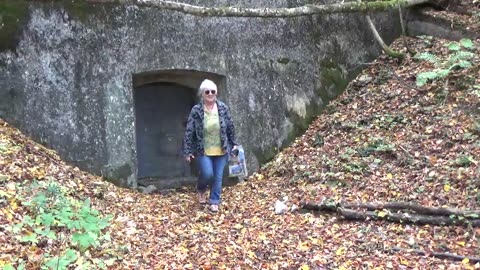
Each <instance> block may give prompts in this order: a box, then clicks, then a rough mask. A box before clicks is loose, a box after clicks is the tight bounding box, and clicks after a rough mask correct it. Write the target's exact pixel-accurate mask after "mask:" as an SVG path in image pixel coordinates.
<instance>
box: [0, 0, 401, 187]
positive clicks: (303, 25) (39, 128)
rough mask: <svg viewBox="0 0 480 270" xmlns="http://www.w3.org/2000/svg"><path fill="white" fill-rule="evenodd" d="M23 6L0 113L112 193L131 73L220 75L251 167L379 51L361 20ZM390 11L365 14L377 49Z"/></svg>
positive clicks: (1, 83)
mask: <svg viewBox="0 0 480 270" xmlns="http://www.w3.org/2000/svg"><path fill="white" fill-rule="evenodd" d="M12 1H13V0H12ZM185 2H188V3H192V4H198V3H197V2H199V1H185ZM301 3H302V2H300V1H298V3H293V1H288V0H283V1H282V0H279V1H274V0H270V1H261V2H257V1H245V2H238V1H233V0H232V1H220V0H219V1H211V5H212V6H215V5H240V6H242V5H243V6H249V7H266V6H269V7H287V6H292V5H297V4H301ZM200 4H201V3H200ZM27 11H28V12H27V14H28V15H27V16H23V15H22V14H20V15H18V16H23V17H22V20H18V21H17V22H18V23H19V24H20V25H14V26H15V27H14V28H9V31H14V32H15V35H16V36H18V39H12V40H9V43H8V44H9V46H6V45H5V46H0V48H1V51H0V117H2V118H5V119H6V120H7V121H10V122H12V123H14V124H15V125H16V126H18V127H19V128H21V129H22V130H24V131H25V132H26V133H27V134H30V135H31V136H32V137H33V138H34V139H36V140H38V141H40V142H42V143H44V144H46V145H48V146H51V147H52V148H54V149H56V150H57V151H58V152H59V153H60V155H61V156H62V157H63V158H64V159H65V160H67V161H70V162H72V163H73V164H76V165H78V166H79V167H80V168H83V169H86V170H89V171H91V172H94V173H97V174H102V175H104V176H106V177H108V178H111V179H112V181H114V182H116V183H117V184H118V185H122V186H131V187H135V186H136V170H137V169H136V153H135V127H134V123H135V115H134V109H133V100H132V75H133V74H139V73H143V72H151V71H157V70H165V69H187V70H198V71H202V72H211V73H216V74H219V75H222V76H225V78H226V89H224V90H223V92H222V93H221V99H222V100H223V101H225V102H226V103H227V104H228V105H229V106H230V107H231V110H232V111H233V113H234V114H233V118H234V120H235V122H236V124H237V133H238V136H239V140H240V141H241V143H242V144H243V145H244V147H245V148H246V150H247V157H248V163H249V167H250V168H249V171H250V172H252V171H254V170H255V169H256V168H258V167H259V166H260V165H261V164H262V163H264V162H265V161H267V160H268V159H270V158H272V157H273V155H274V154H275V153H276V152H277V151H279V149H280V148H281V147H284V146H286V145H287V144H288V143H289V142H291V140H292V139H293V138H294V137H295V136H297V135H299V134H300V132H302V131H303V130H304V129H305V128H306V127H307V125H308V123H309V122H310V121H311V120H312V119H313V117H314V116H315V115H317V114H318V113H319V112H320V110H321V109H322V108H323V106H324V105H325V103H326V102H327V101H328V100H329V99H332V98H334V97H335V96H336V95H338V94H339V93H340V91H341V90H342V89H343V87H344V86H345V85H346V82H347V80H349V79H351V78H353V77H354V76H355V75H356V74H357V73H358V71H359V70H360V69H359V67H358V65H359V63H365V62H368V61H370V60H372V59H374V58H375V57H377V56H378V55H379V54H380V53H381V49H380V47H379V46H378V45H377V44H376V43H375V41H374V39H373V36H372V34H371V33H370V31H369V30H368V28H367V24H366V22H365V20H364V17H363V16H362V15H360V14H345V15H329V16H309V17H302V18H292V19H260V18H199V17H194V16H190V15H185V14H181V13H176V12H171V11H161V10H158V9H148V8H137V7H134V6H113V5H96V6H95V9H93V7H92V6H88V5H87V6H85V4H83V6H81V5H79V4H71V3H69V2H61V1H60V2H58V1H57V2H55V3H54V4H52V3H45V2H43V3H39V2H34V3H31V2H29V3H28V4H27ZM394 14H395V13H392V14H377V15H376V16H374V22H375V23H376V25H377V26H378V30H379V32H380V34H381V35H382V36H383V38H384V39H385V41H386V42H387V43H389V42H391V40H393V39H394V38H395V37H397V36H398V35H399V32H400V31H399V23H398V21H397V20H398V16H397V15H394ZM11 25H12V24H11ZM11 25H10V26H11ZM11 29H14V30H11ZM4 30H5V28H2V29H0V33H1V32H2V31H4ZM0 42H2V41H0ZM12 44H13V45H12Z"/></svg>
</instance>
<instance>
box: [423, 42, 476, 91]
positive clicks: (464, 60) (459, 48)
mask: <svg viewBox="0 0 480 270" xmlns="http://www.w3.org/2000/svg"><path fill="white" fill-rule="evenodd" d="M447 48H448V50H449V55H448V58H447V59H440V58H439V57H437V56H436V55H434V54H432V53H428V52H423V53H418V54H417V55H415V57H414V58H415V59H418V60H421V61H427V62H429V63H432V64H433V65H434V66H435V68H434V69H433V70H430V71H426V72H422V73H420V74H418V75H417V80H416V84H417V86H424V85H425V84H427V83H428V82H429V81H435V80H440V79H442V78H445V77H447V76H448V75H449V74H450V73H451V72H452V70H455V69H469V68H471V67H472V66H473V65H472V63H471V62H470V60H471V59H472V58H474V57H475V54H474V53H473V52H470V50H474V49H475V45H474V44H473V42H472V41H471V40H470V39H462V40H460V41H459V42H451V43H449V44H448V45H447Z"/></svg>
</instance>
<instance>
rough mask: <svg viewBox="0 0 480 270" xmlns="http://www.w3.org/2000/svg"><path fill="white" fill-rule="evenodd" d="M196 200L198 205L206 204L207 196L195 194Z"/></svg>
mask: <svg viewBox="0 0 480 270" xmlns="http://www.w3.org/2000/svg"><path fill="white" fill-rule="evenodd" d="M197 198H198V202H199V203H200V204H206V203H207V194H206V192H197Z"/></svg>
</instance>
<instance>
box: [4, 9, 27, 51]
mask: <svg viewBox="0 0 480 270" xmlns="http://www.w3.org/2000/svg"><path fill="white" fill-rule="evenodd" d="M27 17H28V3H27V2H26V1H24V0H0V52H2V51H6V50H15V48H16V46H17V43H18V41H19V38H20V34H21V31H22V28H23V26H24V24H25V23H26V21H27Z"/></svg>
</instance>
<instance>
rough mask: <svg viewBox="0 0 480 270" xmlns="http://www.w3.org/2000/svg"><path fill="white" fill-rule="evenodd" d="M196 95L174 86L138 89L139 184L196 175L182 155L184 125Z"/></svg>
mask: <svg viewBox="0 0 480 270" xmlns="http://www.w3.org/2000/svg"><path fill="white" fill-rule="evenodd" d="M194 93H195V91H194V89H191V88H188V87H185V86H181V85H178V84H175V83H151V84H146V85H142V86H140V87H137V88H136V89H135V91H134V99H135V115H136V138H137V164H138V174H137V177H138V182H139V183H140V184H145V185H148V184H159V183H152V182H158V181H160V182H169V181H177V182H178V181H181V182H183V181H188V179H187V178H191V177H193V176H194V172H193V171H194V170H193V168H191V166H190V164H188V163H187V162H186V161H185V160H184V159H183V155H182V143H183V135H184V132H185V124H186V120H187V117H188V113H189V112H190V109H191V108H192V106H193V104H194V102H195V99H194ZM142 182H144V183H142ZM160 184H161V183H160ZM163 184H167V183H163Z"/></svg>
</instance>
